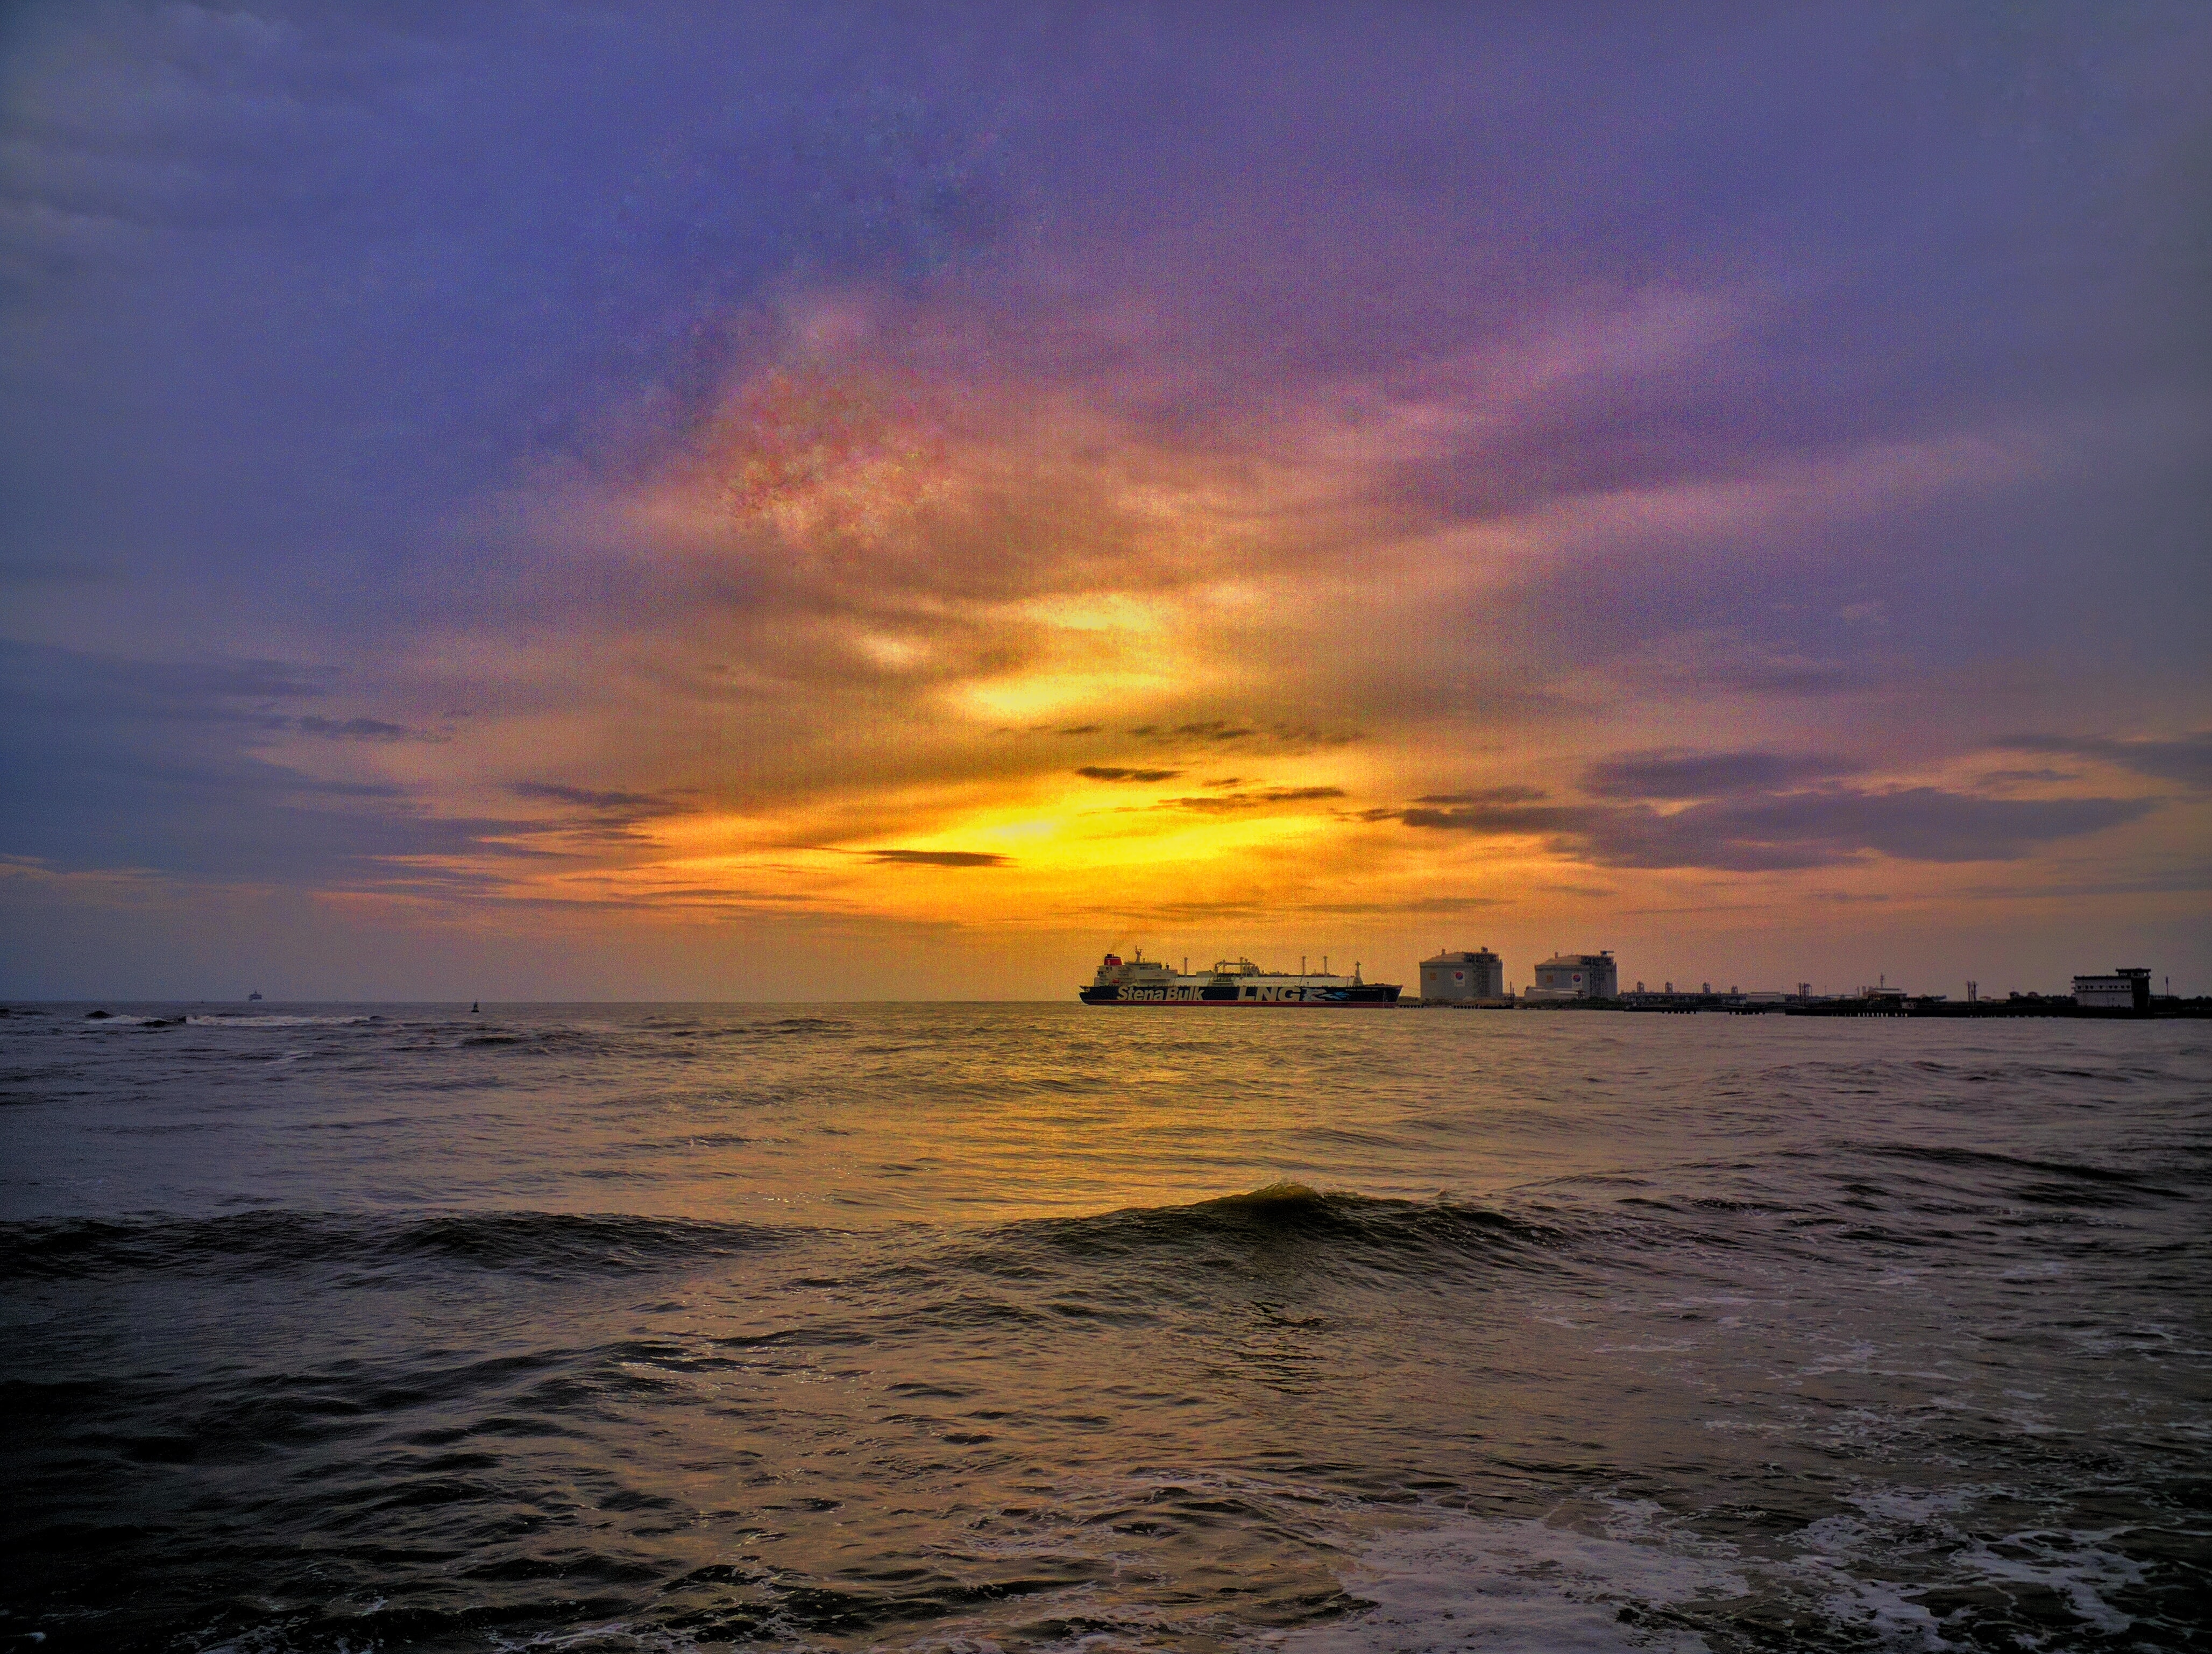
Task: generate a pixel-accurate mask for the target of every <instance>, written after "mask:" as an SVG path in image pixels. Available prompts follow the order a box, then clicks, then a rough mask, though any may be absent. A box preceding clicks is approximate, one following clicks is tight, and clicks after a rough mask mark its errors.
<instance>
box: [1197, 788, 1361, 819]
mask: <svg viewBox="0 0 2212 1654" xmlns="http://www.w3.org/2000/svg"><path fill="white" fill-rule="evenodd" d="M1343 796H1344V789H1343V788H1342V787H1261V788H1260V789H1258V790H1257V791H1254V792H1249V793H1214V794H1207V795H1206V796H1204V797H1200V798H1184V799H1162V800H1160V802H1159V803H1158V805H1157V806H1154V807H1155V808H1158V809H1161V810H1194V811H1196V812H1199V813H1200V814H1201V815H1211V816H1225V815H1234V814H1236V813H1237V812H1240V811H1246V810H1267V809H1272V808H1273V807H1274V806H1277V805H1283V804H1313V803H1317V802H1319V801H1320V800H1323V799H1340V798H1342V797H1343Z"/></svg>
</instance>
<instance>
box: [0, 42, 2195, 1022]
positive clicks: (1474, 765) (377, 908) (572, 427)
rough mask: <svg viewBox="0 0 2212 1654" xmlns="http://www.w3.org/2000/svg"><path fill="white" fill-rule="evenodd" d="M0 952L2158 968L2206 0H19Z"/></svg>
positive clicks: (1023, 990)
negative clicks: (1836, 1) (1678, 3)
mask: <svg viewBox="0 0 2212 1654" xmlns="http://www.w3.org/2000/svg"><path fill="white" fill-rule="evenodd" d="M0 30H4V33H0V77H3V78H0V189H3V190H4V196H0V295H4V296H0V420H4V442H0V501H4V519H0V581H3V582H4V591H5V599H4V608H0V654H4V660H5V671H6V683H7V705H8V715H7V718H6V721H5V727H4V734H5V740H6V751H5V757H4V771H5V773H4V780H5V789H6V799H5V812H4V835H3V836H0V928H4V932H5V934H6V936H7V941H6V944H5V946H4V948H0V991H4V992H6V993H8V994H14V995H16V996H19V997H20V996H27V995H51V996H68V995H94V994H117V995H124V994H133V995H141V996H147V997H154V996H170V995H179V996H203V995H204V996H210V997H242V996H243V994H245V993H246V991H247V989H249V988H260V989H261V990H263V991H264V992H265V993H267V994H270V996H271V997H272V998H276V997H302V998H305V997H340V996H363V997H376V998H396V999H428V998H453V997H461V998H467V997H477V996H481V997H483V998H485V999H495V998H496V999H508V998H611V999H639V998H656V997H679V998H767V999H811V998H850V997H857V998H931V997H940V996H949V997H963V998H966V997H1067V996H1072V994H1073V990H1074V988H1075V986H1076V984H1077V982H1078V981H1079V980H1081V979H1085V978H1087V976H1088V975H1089V973H1090V971H1091V969H1092V967H1093V966H1094V965H1095V964H1097V957H1098V955H1099V954H1100V953H1101V952H1103V951H1104V950H1106V949H1107V948H1109V947H1119V948H1121V949H1122V950H1124V951H1127V949H1128V948H1130V947H1132V946H1139V945H1141V946H1144V947H1145V948H1146V951H1147V952H1150V953H1152V954H1155V955H1158V956H1159V957H1164V958H1169V959H1170V960H1174V961H1177V962H1180V960H1181V959H1182V958H1183V957H1184V956H1186V955H1187V956H1188V957H1190V958H1192V960H1193V961H1194V963H1195V962H1198V961H1201V960H1202V961H1211V960H1212V959H1213V958H1218V957H1221V956H1224V955H1228V956H1232V957H1233V956H1235V955H1237V954H1249V955H1250V956H1251V957H1253V958H1257V959H1260V960H1261V961H1262V962H1263V963H1271V964H1295V963H1296V961H1297V957H1298V956H1299V955H1302V954H1304V955H1310V956H1311V958H1313V960H1314V962H1315V963H1316V964H1318V963H1319V959H1320V958H1321V956H1322V955H1323V954H1324V953H1326V954H1328V955H1329V956H1330V958H1331V960H1332V963H1334V964H1338V965H1340V966H1348V965H1349V964H1351V963H1352V961H1354V960H1358V961H1359V962H1361V964H1363V966H1364V969H1365V970H1366V973H1367V975H1368V976H1370V978H1373V977H1376V976H1382V977H1384V978H1385V979H1388V980H1392V981H1404V982H1413V981H1414V980H1415V978H1414V976H1413V967H1414V963H1415V961H1416V960H1417V959H1418V958H1419V957H1420V956H1422V955H1424V954H1427V953H1431V952H1434V951H1436V949H1437V947H1439V946H1452V947H1474V946H1485V945H1487V946H1493V947H1495V948H1497V949H1498V951H1499V952H1501V953H1503V954H1504V956H1505V959H1506V966H1507V974H1508V976H1509V978H1510V980H1512V981H1514V982H1519V983H1522V984H1526V983H1527V982H1528V981H1529V979H1530V965H1531V964H1532V963H1533V961H1534V960H1535V959H1537V958H1541V957H1544V956H1546V955H1548V954H1550V953H1551V952H1553V951H1555V950H1558V949H1574V950H1581V949H1596V948H1600V947H1610V948H1613V949H1614V950H1615V951H1616V952H1618V954H1619V956H1620V963H1621V976H1622V978H1623V982H1624V985H1626V983H1628V982H1632V981H1635V980H1638V979H1644V980H1648V981H1649V982H1650V984H1651V985H1652V986H1653V987H1656V986H1657V985H1658V984H1659V982H1661V981H1662V980H1664V979H1672V980H1674V981H1675V982H1678V983H1682V982H1690V983H1692V984H1694V983H1695V982H1698V981H1699V980H1710V981H1712V982H1715V983H1716V985H1729V984H1741V985H1742V986H1744V987H1746V988H1752V987H1759V988H1768V987H1782V986H1794V985H1795V984H1796V982H1799V981H1803V980H1809V981H1811V982H1814V985H1815V986H1816V988H1821V989H1824V990H1834V989H1838V988H1850V987H1853V986H1856V985H1857V984H1858V983H1859V982H1871V981H1873V980H1874V979H1875V976H1876V974H1877V973H1884V974H1887V977H1888V980H1889V981H1890V982H1892V983H1893V984H1897V983H1902V984H1904V985H1905V986H1908V987H1911V988H1916V989H1925V990H1929V991H1935V992H1948V993H1950V994H1954V995H1958V994H1963V993H1964V991H1965V983H1966V979H1967V978H1968V977H1970V976H1971V977H1973V978H1976V979H1978V981H1979V982H1980V984H1981V987H1982V990H1983V991H1984V993H2000V994H2001V993H2002V992H2004V991H2006V990H2008V989H2012V988H2020V989H2028V988H2035V989H2043V990H2050V989H2053V988H2057V989H2061V990H2063V988H2065V987H2066V985H2067V984H2066V978H2067V977H2068V976H2069V975H2070V974H2071V973H2072V972H2073V971H2075V970H2103V969H2106V968H2109V967H2111V966H2113V965H2116V964H2144V965H2148V966H2150V967H2152V968H2153V970H2154V971H2155V972H2156V973H2158V975H2159V976H2161V977H2162V976H2166V975H2167V974H2169V973H2170V974H2171V976H2172V982H2173V987H2174V988H2175V989H2176V991H2187V992H2206V991H2212V922H2208V919H2212V913H2208V909H2212V900H2208V892H2212V869H2208V865H2207V854H2206V851H2207V846H2208V843H2212V675H2208V672H2207V664H2208V640H2212V604H2208V601H2207V598H2208V566H2209V565H2212V559H2209V558H2208V551H2212V349H2208V347H2212V298H2208V295H2212V210H2208V204H2212V98H2208V95H2207V93H2206V88H2207V86H2208V85H2212V9H2207V8H2205V7H2204V6H2203V5H2201V4H2197V3H2176V4H2170V5H2163V4H2118V3H2115V4H2109V5H2073V4H2051V5H2035V4H2028V3H2018V4H2011V3H2008V4H1996V3H1990V4H1968V3H1956V4H1927V5H1912V6H1888V7H1885V6H1865V7H1861V6H1835V7H1812V8H1770V7H1754V6H1744V7H1715V8H1703V9H1700V8H1696V7H1663V8H1655V7H1642V6H1628V5H1620V6H1596V7H1586V8H1585V7H1574V6H1569V5H1559V6H1552V5H1546V6H1512V7H1504V6H1501V7H1494V8H1484V7H1479V6H1474V5H1464V6H1458V5H1455V6H1434V7H1419V6H1410V5H1394V6H1386V7H1377V8H1373V9H1358V8H1353V7H1348V6H1322V5H1315V6H1302V7H1301V6H1266V7H1262V6H1253V7H1249V8H1239V7H1231V6H1187V7H1167V6H1162V7H1151V8H1139V7H1121V8H1105V7H1073V6H1071V7H1066V8H1062V9H1048V8H1042V7H1038V6H1034V5H1027V4H1024V5H1012V6H1006V7H1003V8H993V7H988V6H982V5H970V6H952V5H945V6H915V7H903V8H902V7H865V8H862V7H848V8H834V7H828V8H796V7H794V8H774V9H763V8H752V9H746V8H736V7H732V8H720V7H691V6H676V5H669V6H658V5H648V4H635V5H633V4H621V3H608V4H598V5H561V4H545V5H537V6H516V7H505V8H487V7H458V8H454V7H447V6H443V5H434V4H422V5H416V6H410V5H391V6H374V7H360V6H354V5H343V4H335V3H334V4H328V5H314V4H299V5H261V4H246V5H239V6H223V5H215V6H207V7H201V6H195V5H184V4H161V5H153V4H148V5H133V4H122V3H118V4H77V3H69V4H61V3H53V4H45V5H40V4H29V5H24V6H17V7H14V8H11V9H9V12H8V14H7V16H6V19H5V21H4V22H0Z"/></svg>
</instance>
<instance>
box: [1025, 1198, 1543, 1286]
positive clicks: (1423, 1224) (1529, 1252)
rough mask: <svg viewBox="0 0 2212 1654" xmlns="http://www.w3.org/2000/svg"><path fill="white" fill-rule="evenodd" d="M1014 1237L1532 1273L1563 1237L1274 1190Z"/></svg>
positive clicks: (1481, 1214)
mask: <svg viewBox="0 0 2212 1654" xmlns="http://www.w3.org/2000/svg"><path fill="white" fill-rule="evenodd" d="M1008 1230H1009V1231H1010V1232H1012V1233H1014V1234H1018V1235H1020V1236H1021V1237H1024V1238H1029V1239H1034V1240H1036V1241H1040V1242H1042V1243H1043V1244H1046V1245H1048V1246H1050V1247H1052V1248H1053V1249H1054V1250H1057V1251H1060V1252H1062V1253H1073V1254H1075V1255H1077V1256H1082V1257H1088V1258H1109V1257H1127V1256H1136V1255H1139V1254H1146V1253H1159V1254H1165V1255H1173V1254H1176V1253H1184V1254H1193V1255H1197V1254H1218V1253H1221V1252H1225V1251H1230V1252H1236V1253H1239V1254H1245V1255H1249V1254H1251V1253H1254V1252H1264V1251H1279V1250H1291V1249H1306V1250H1311V1251H1313V1252H1314V1253H1316V1255H1317V1256H1324V1257H1328V1258H1331V1259H1334V1260H1337V1261H1341V1262H1357V1263H1361V1264H1364V1265H1366V1266H1368V1267H1370V1268H1385V1269H1389V1270H1391V1271H1393V1272H1405V1271H1408V1270H1413V1269H1418V1268H1421V1267H1423V1266H1425V1265H1434V1264H1437V1263H1440V1262H1465V1261H1468V1260H1470V1259H1473V1260H1480V1261H1481V1262H1487V1263H1494V1264H1504V1265H1507V1266H1510V1267H1521V1268H1533V1267H1535V1266H1537V1265H1538V1264H1540V1263H1541V1262H1543V1261H1544V1258H1545V1255H1546V1254H1547V1253H1549V1252H1551V1251H1553V1250H1556V1249H1557V1248H1559V1247H1560V1246H1562V1245H1564V1244H1565V1243H1566V1241H1567V1239H1568V1236H1567V1235H1566V1233H1565V1231H1563V1230H1560V1229H1558V1228H1555V1227H1553V1225H1549V1224H1546V1223H1541V1222H1538V1221H1534V1220H1533V1219H1528V1218H1523V1217H1513V1216H1509V1215H1507V1214H1506V1213H1501V1212H1496V1211H1492V1210H1491V1209H1490V1208H1488V1207H1480V1206H1474V1205H1472V1204H1468V1203H1465V1202H1462V1201H1449V1200H1443V1199H1437V1200H1434V1201H1408V1200H1396V1199H1390V1198H1388V1197H1384V1196H1378V1195H1353V1194H1347V1193H1342V1192H1331V1193H1323V1192H1322V1191H1321V1190H1319V1189H1311V1188H1309V1187H1308V1186H1307V1185H1305V1184H1304V1183H1270V1184H1268V1185H1267V1186H1266V1187H1265V1188H1262V1189H1252V1190H1249V1191H1248V1192H1247V1193H1244V1194H1241V1195H1222V1196H1220V1197H1218V1198H1217V1199H1214V1200H1210V1201H1196V1202H1194V1203H1193V1204H1190V1205H1188V1206H1166V1207H1127V1208H1125V1209H1124V1210H1121V1211H1119V1212H1108V1213H1101V1214H1099V1215H1098V1216H1096V1217H1083V1218H1042V1219H1027V1220H1025V1221H1024V1222H1021V1223H1018V1224H1014V1225H1008Z"/></svg>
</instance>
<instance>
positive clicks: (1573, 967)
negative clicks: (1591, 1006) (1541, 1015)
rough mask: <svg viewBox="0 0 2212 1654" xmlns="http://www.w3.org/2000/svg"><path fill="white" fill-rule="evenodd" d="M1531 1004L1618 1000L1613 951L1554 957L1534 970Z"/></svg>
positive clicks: (1562, 954) (1618, 971)
mask: <svg viewBox="0 0 2212 1654" xmlns="http://www.w3.org/2000/svg"><path fill="white" fill-rule="evenodd" d="M1527 997H1528V998H1529V999H1532V1000H1538V999H1541V1000H1613V999H1619V998H1620V968H1619V967H1618V966H1616V965H1615V964H1613V950H1612V949H1611V948H1607V949H1606V950H1605V951H1604V952H1599V953H1555V954H1553V956H1552V957H1551V958H1548V959H1547V960H1545V961H1544V963H1543V964H1540V965H1538V966H1537V967H1536V985H1535V987H1534V988H1531V989H1529V990H1528V995H1527Z"/></svg>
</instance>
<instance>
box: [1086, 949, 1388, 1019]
mask: <svg viewBox="0 0 2212 1654" xmlns="http://www.w3.org/2000/svg"><path fill="white" fill-rule="evenodd" d="M1186 964H1188V962H1187V961H1186ZM1402 991H1403V990H1402V988H1401V986H1400V984H1398V983H1396V982H1363V981H1362V980H1361V979H1360V975H1359V967H1358V965H1356V964H1355V965H1353V966H1352V974H1351V975H1350V976H1341V975H1339V974H1337V973H1334V972H1332V971H1331V970H1329V969H1328V960H1326V959H1323V960H1322V968H1321V970H1319V971H1318V972H1315V973H1311V974H1309V973H1308V972H1306V971H1304V970H1300V971H1299V972H1298V973H1297V975H1296V976H1292V975H1291V973H1290V972H1288V971H1283V970H1261V969H1260V967H1259V966H1257V965H1255V964H1253V963H1252V962H1251V961H1250V960H1249V959H1220V960H1217V961H1215V963H1214V966H1213V969H1212V970H1199V971H1191V970H1175V969H1174V968H1173V967H1171V966H1169V965H1165V964H1161V963H1160V962H1159V961H1158V960H1157V959H1147V958H1146V957H1145V953H1144V950H1143V949H1142V948H1139V949H1138V950H1137V954H1136V957H1135V958H1131V959H1123V958H1121V955H1119V954H1118V953H1109V954H1108V955H1107V956H1106V958H1105V962H1104V963H1103V964H1101V965H1100V966H1099V967H1098V973H1097V976H1093V977H1092V978H1091V985H1090V986H1089V987H1088V988H1079V989H1077V990H1076V996H1077V997H1078V998H1079V999H1080V1000H1082V1001H1083V1002H1084V1004H1085V1005H1314V1006H1325V1005H1395V1004H1397V1002H1398V995H1399V994H1400V993H1401V992H1402Z"/></svg>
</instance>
